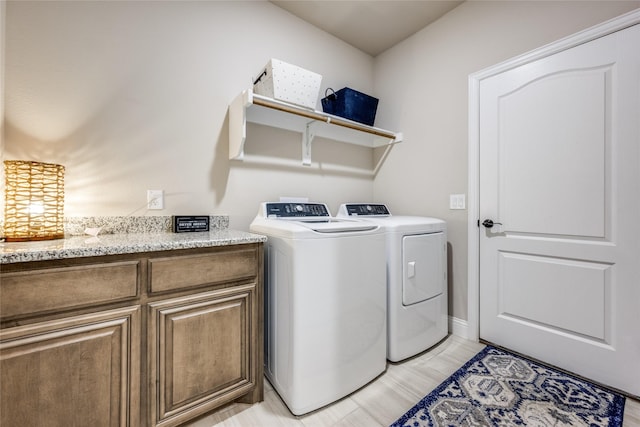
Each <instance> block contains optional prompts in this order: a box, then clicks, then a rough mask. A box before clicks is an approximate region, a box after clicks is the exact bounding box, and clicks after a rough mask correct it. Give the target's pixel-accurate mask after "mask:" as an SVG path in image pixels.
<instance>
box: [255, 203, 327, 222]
mask: <svg viewBox="0 0 640 427" xmlns="http://www.w3.org/2000/svg"><path fill="white" fill-rule="evenodd" d="M265 210H266V212H265V216H266V217H267V218H298V217H329V216H330V214H329V209H328V208H327V205H325V204H324V203H266V205H265Z"/></svg>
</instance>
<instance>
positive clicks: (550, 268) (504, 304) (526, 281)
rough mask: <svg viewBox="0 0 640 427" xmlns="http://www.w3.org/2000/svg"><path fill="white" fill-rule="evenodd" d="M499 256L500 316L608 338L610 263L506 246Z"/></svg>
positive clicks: (569, 332) (537, 325)
mask: <svg viewBox="0 0 640 427" xmlns="http://www.w3.org/2000/svg"><path fill="white" fill-rule="evenodd" d="M499 256H500V258H499V261H498V263H499V278H498V284H499V286H500V288H499V289H498V298H499V301H500V302H499V309H498V310H499V313H500V316H503V317H510V318H512V319H514V320H518V319H519V320H520V321H522V322H524V323H527V324H528V326H531V327H545V328H549V332H550V333H561V334H567V333H568V334H576V335H582V336H585V337H589V338H591V339H596V340H598V341H600V342H606V337H605V330H606V325H608V324H610V323H611V321H610V319H609V316H610V315H611V313H610V310H608V307H607V302H608V301H609V300H610V295H609V293H610V289H611V285H610V283H609V280H610V276H611V275H610V274H609V273H610V266H609V265H607V264H601V263H593V262H585V261H575V260H567V259H561V258H556V257H547V256H534V255H522V254H517V253H508V252H500V255H499ZM549 296H553V298H549ZM577 296H579V297H580V298H579V303H578V298H576V297H577ZM572 300H573V301H576V303H575V304H572V307H571V309H570V310H569V309H567V307H566V306H565V304H566V303H567V302H569V301H572Z"/></svg>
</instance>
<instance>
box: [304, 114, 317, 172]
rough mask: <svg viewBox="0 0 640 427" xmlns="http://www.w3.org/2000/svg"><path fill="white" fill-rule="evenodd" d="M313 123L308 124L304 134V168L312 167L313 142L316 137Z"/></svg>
mask: <svg viewBox="0 0 640 427" xmlns="http://www.w3.org/2000/svg"><path fill="white" fill-rule="evenodd" d="M313 123H314V122H309V123H307V125H306V126H305V129H304V133H303V134H302V164H303V165H304V166H311V142H312V141H313V138H314V137H315V136H316V133H315V132H314V130H313Z"/></svg>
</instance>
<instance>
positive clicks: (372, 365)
mask: <svg viewBox="0 0 640 427" xmlns="http://www.w3.org/2000/svg"><path fill="white" fill-rule="evenodd" d="M250 229H251V231H252V232H254V233H258V234H263V235H265V236H267V243H266V245H265V375H266V376H267V378H268V379H269V381H270V382H271V384H272V385H273V387H274V388H275V389H276V391H277V392H278V394H279V395H280V397H282V400H283V401H284V402H285V403H286V404H287V406H288V407H289V409H290V410H291V412H292V413H293V414H295V415H301V414H305V413H307V412H310V411H313V410H315V409H318V408H320V407H322V406H324V405H327V404H329V403H331V402H334V401H336V400H338V399H340V398H342V397H344V396H346V395H348V394H349V393H351V392H353V391H355V390H357V389H358V388H360V387H362V386H363V385H365V384H367V383H368V382H370V381H371V380H373V379H374V378H375V377H376V376H378V375H379V374H380V373H382V372H383V371H384V370H385V369H386V271H385V270H386V269H385V234H384V230H383V229H382V228H381V227H380V226H379V225H377V224H374V223H367V222H361V221H356V220H352V219H335V218H333V217H331V215H330V213H329V209H328V208H327V206H326V205H325V204H321V203H262V204H261V206H260V210H259V212H258V215H257V216H256V218H255V219H254V221H253V222H252V223H251V226H250Z"/></svg>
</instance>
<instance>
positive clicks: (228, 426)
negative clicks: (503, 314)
mask: <svg viewBox="0 0 640 427" xmlns="http://www.w3.org/2000/svg"><path fill="white" fill-rule="evenodd" d="M483 347H484V345H483V344H479V343H475V342H472V341H468V340H465V339H462V338H459V337H457V336H453V335H450V336H449V337H447V338H446V339H445V340H443V341H442V342H441V343H440V344H439V345H437V346H435V347H434V348H432V349H430V350H428V351H427V352H425V353H422V354H420V355H419V356H416V357H414V358H412V359H409V360H406V361H404V362H402V363H389V364H388V366H387V370H386V371H385V372H384V373H383V374H381V375H380V376H379V377H378V378H376V379H375V380H374V381H372V382H371V383H369V384H367V385H366V386H364V387H363V388H361V389H360V390H357V391H356V392H354V393H352V394H350V395H349V396H347V397H345V398H343V399H341V400H339V401H338V402H336V403H334V404H332V405H329V406H326V407H324V408H321V409H319V410H317V411H314V412H312V413H310V414H307V415H303V416H300V417H296V416H294V415H292V414H291V413H290V412H289V410H288V409H287V407H286V406H285V405H284V403H283V402H282V400H281V399H280V397H279V396H278V394H277V393H276V392H275V390H274V389H273V388H272V387H271V385H270V384H269V382H268V381H265V396H264V402H261V403H257V404H254V405H248V404H241V403H233V404H230V405H229V406H226V407H224V408H222V409H221V410H219V411H218V412H216V413H214V414H212V415H209V416H206V417H204V418H201V419H200V420H197V421H195V422H193V423H191V424H188V425H187V426H186V427H212V426H216V427H253V426H255V427H280V426H298V427H327V426H332V427H333V426H339V427H377V426H383V427H384V426H388V425H389V424H391V423H392V422H394V421H395V420H396V419H397V418H399V417H400V416H401V415H402V414H404V413H405V412H406V411H407V410H408V409H409V408H411V407H412V406H413V405H415V404H416V403H417V402H418V401H419V400H420V399H422V398H423V397H424V396H425V395H426V394H428V393H429V392H430V391H431V390H432V389H434V388H435V387H436V386H438V384H440V383H441V382H442V381H444V380H445V379H446V378H448V377H449V376H450V375H451V374H452V373H454V372H455V371H456V370H457V369H458V368H459V367H460V366H462V365H463V364H464V363H465V362H466V361H467V360H469V359H470V358H471V357H473V356H474V355H475V354H476V353H477V352H478V351H480V350H481V349H482V348H483ZM623 427H640V402H639V401H637V400H631V399H627V401H626V405H625V416H624V423H623Z"/></svg>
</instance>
